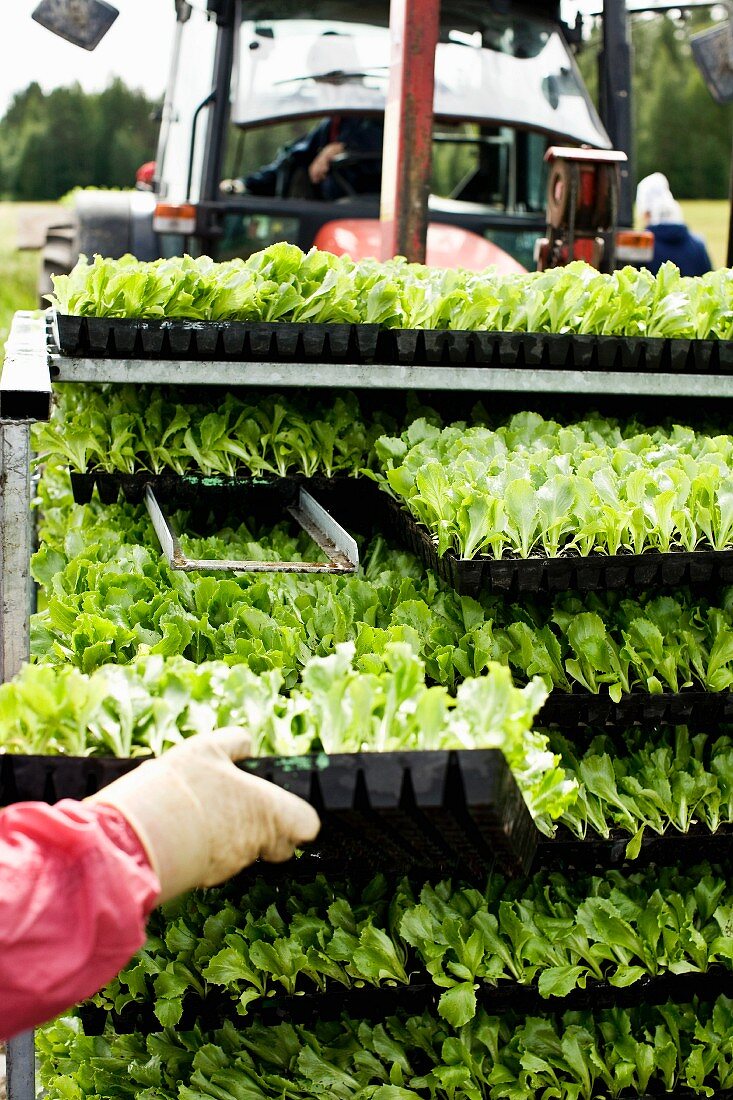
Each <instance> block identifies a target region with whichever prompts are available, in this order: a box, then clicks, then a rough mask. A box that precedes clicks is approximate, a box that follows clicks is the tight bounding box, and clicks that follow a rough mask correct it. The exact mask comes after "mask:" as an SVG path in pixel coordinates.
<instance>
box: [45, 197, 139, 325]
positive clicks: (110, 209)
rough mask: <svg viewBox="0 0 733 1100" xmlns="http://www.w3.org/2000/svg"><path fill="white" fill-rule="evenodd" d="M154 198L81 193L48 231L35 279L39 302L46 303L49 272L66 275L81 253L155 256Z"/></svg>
mask: <svg viewBox="0 0 733 1100" xmlns="http://www.w3.org/2000/svg"><path fill="white" fill-rule="evenodd" d="M154 209H155V196H154V195H153V194H152V193H151V192H149V191H80V192H79V194H78V195H77V196H76V200H75V203H74V208H73V210H69V211H64V212H61V210H59V217H58V220H57V221H56V222H55V223H54V224H53V225H50V226H49V227H48V229H47V231H46V241H45V244H44V246H43V252H42V256H41V268H40V271H39V277H38V300H39V304H40V305H41V308H43V309H45V308H46V306H47V305H48V301H47V296H48V295H49V294H50V293H51V292H52V290H53V284H52V281H51V276H52V275H68V273H69V272H70V271H71V269H72V267H73V266H74V264H75V263H76V261H77V260H78V258H79V256H80V255H81V254H82V253H83V254H84V255H85V256H88V257H89V259H91V258H92V256H94V254H95V253H99V255H100V256H109V257H111V258H112V259H117V258H119V257H120V256H124V255H125V253H126V252H130V253H132V255H133V256H137V258H138V259H139V260H157V259H158V257H159V256H160V249H159V246H158V238H157V237H156V235H155V233H154V232H153V210H154Z"/></svg>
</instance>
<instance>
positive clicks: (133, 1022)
mask: <svg viewBox="0 0 733 1100" xmlns="http://www.w3.org/2000/svg"><path fill="white" fill-rule="evenodd" d="M50 350H51V351H52V352H54V353H60V354H62V355H65V356H71V357H76V358H88V359H105V358H106V359H114V358H118V359H163V360H165V359H170V360H171V361H174V360H182V361H187V360H191V361H195V360H198V361H202V360H204V361H209V360H211V361H226V360H231V361H235V362H243V363H247V362H264V363H271V362H272V363H278V362H282V363H299V362H305V363H308V362H313V363H318V362H336V363H339V362H342V363H350V364H362V365H366V366H368V365H370V364H375V365H376V364H379V365H387V366H389V365H394V366H396V367H400V366H404V365H422V366H461V367H469V368H470V367H472V366H476V367H513V368H526V369H527V370H528V371H531V370H534V369H538V368H552V369H557V370H576V371H577V370H583V371H599V372H604V371H609V372H610V371H614V372H646V373H655V372H664V373H688V374H699V375H704V374H707V373H710V374H733V343H723V342H719V341H712V340H711V341H690V340H656V339H649V340H645V339H631V338H616V337H593V336H583V337H571V336H556V335H549V334H541V335H538V334H527V333H487V332H453V331H416V330H400V331H397V330H385V329H380V328H379V327H377V326H372V325H296V324H288V323H275V324H243V323H237V322H222V323H218V322H184V321H160V322H156V321H143V320H124V319H107V318H80V317H68V316H64V315H59V314H57V313H54V314H53V317H52V321H51V335H50ZM107 380H108V379H107ZM72 483H73V488H74V495H75V499H76V500H77V501H78V502H80V503H84V502H87V501H89V500H90V499H91V497H92V494H93V492H94V490H95V488H96V490H97V492H98V494H99V497H100V499H101V501H102V502H103V503H113V502H115V501H116V500H117V499H118V494H119V492H120V490H122V492H123V495H124V497H125V498H126V499H127V500H129V501H131V502H140V501H141V500H142V499H143V498H144V495H145V490H146V487H148V486H150V487H152V488H153V489H154V490H155V492H156V494H158V495H160V496H165V497H167V498H170V499H175V500H176V501H177V502H180V503H186V502H188V503H196V502H198V501H199V500H200V499H201V494H202V493H204V492H205V493H207V494H210V498H211V502H212V504H213V505H214V508H215V507H216V502H217V498H218V499H219V500H220V502H221V504H222V507H224V506H225V505H226V504H227V503H229V504H231V503H232V501H233V500H234V499H237V494H241V499H242V500H243V501H244V500H246V502H247V503H248V504H249V503H250V502H251V499H252V497H254V496H257V495H260V496H261V497H262V499H265V497H267V498H269V500H270V501H272V502H274V503H275V504H277V506H278V507H283V506H290V505H292V504H293V502H294V499H295V495H296V494H297V491H298V489H299V487H300V486H301V485H303V484H305V485H306V487H308V488H311V489H313V491H314V492H317V493H319V494H324V496H325V499H324V503H325V504H327V505H329V506H330V505H333V506H334V508H336V509H338V508H340V507H343V508H344V509H346V510H347V511H348V508H349V505H351V507H352V509H355V508H357V507H358V508H359V509H360V510H361V511H363V510H364V507H363V506H364V502H365V501H366V500H367V499H368V500H369V504H370V507H371V504H372V502H373V504H374V510H373V514H377V515H380V516H381V517H382V519H383V520H384V522H385V523H386V524H387V525H388V527H389V529H390V530H391V531H392V532H393V533H394V534H395V535H396V537H397V538H398V540H399V541H400V542H401V543H402V544H403V545H406V546H407V547H409V548H410V549H411V550H413V552H415V553H416V554H417V555H418V556H419V557H420V558H421V559H422V561H423V562H424V563H425V565H426V566H427V567H429V568H431V569H434V570H435V571H436V572H437V573H438V574H439V575H440V576H441V577H442V579H443V580H444V581H445V582H446V583H447V584H449V585H450V586H452V587H453V588H454V589H455V590H456V591H457V592H459V593H460V594H464V595H471V596H476V595H478V594H479V593H481V592H482V591H489V592H493V593H495V594H503V595H506V596H507V598H509V597H512V598H516V597H521V596H525V595H550V594H553V593H557V592H561V591H566V590H575V591H582V592H593V591H621V590H626V591H629V590H631V589H647V588H649V587H654V586H667V585H690V586H691V587H701V586H706V587H709V586H711V585H720V584H726V583H731V582H733V551H722V552H712V551H711V552H707V551H703V552H695V553H691V554H682V553H679V554H678V553H673V554H651V553H649V554H643V555H619V556H618V557H613V558H609V557H602V556H600V555H598V556H595V557H588V558H569V557H568V558H562V557H558V558H556V559H550V558H530V559H526V560H517V559H506V560H495V559H490V558H486V557H484V558H479V559H475V560H461V559H459V558H457V557H456V556H455V555H453V554H450V553H449V554H446V555H445V556H443V557H438V555H437V552H436V549H435V546H434V544H433V541H432V539H431V537H430V535H429V533H428V532H427V531H426V529H425V528H422V527H421V526H420V525H419V524H417V523H416V522H415V521H414V520H413V519H412V517H411V516H410V515H409V514H408V513H407V511H406V509H403V508H401V507H400V506H399V505H397V504H396V503H395V502H394V501H392V500H391V499H390V498H388V497H387V496H386V494H384V493H381V492H379V491H378V490H377V489H376V488H375V487H374V486H373V485H371V484H370V483H363V482H362V483H360V484H359V494H360V496H359V499H358V505H357V503H356V502H355V499H354V498H355V496H356V495H357V494H355V492H354V484H355V483H354V480H353V479H343V483H342V484H336V483H335V482H331V483H329V482H327V481H326V479H310V480H308V479H302V478H297V477H296V478H288V479H276V478H272V479H270V478H261V479H257V478H251V479H246V478H243V479H241V480H240V481H238V482H233V481H232V480H231V479H225V478H218V477H204V476H197V475H186V476H184V477H182V478H178V477H172V476H169V475H165V474H164V475H157V476H151V475H149V474H145V473H143V472H140V473H135V474H131V475H118V474H107V473H105V472H103V471H90V472H89V473H87V474H74V475H72ZM367 494H369V496H368V497H367ZM377 502H379V503H377ZM688 721H689V722H691V723H693V722H694V723H695V724H697V725H702V726H705V727H706V728H712V727H714V726H716V725H718V724H720V723H723V722H726V721H733V693H730V692H724V693H719V694H713V693H707V692H702V691H692V690H686V691H682V692H680V693H679V694H670V693H664V694H661V695H650V694H644V693H641V692H638V693H631V694H629V695H627V696H625V697H622V699H621V700H620V702H618V703H616V702H614V701H612V700H611V699H610V697H608V696H607V695H592V694H591V693H590V692H578V693H577V694H573V695H568V696H564V695H562V694H561V693H558V692H554V693H553V694H552V696H551V697H550V699H549V700H548V702H547V703H546V705H545V707H544V709H543V711H542V712H541V714H540V716H539V719H538V724H543V725H557V726H558V727H560V728H561V729H562V730H563V732H564V733H565V734H566V735H567V736H573V735H577V738H578V740H581V739H582V738H584V737H585V736H586V735H587V731H588V728H595V729H598V728H604V729H607V730H611V729H624V728H627V727H629V726H631V725H634V724H640V725H648V726H649V727H650V730H651V729H652V728H653V727H654V726H656V725H658V724H660V723H670V724H672V723H685V722H688ZM137 763H138V761H135V760H132V761H131V760H107V759H97V758H63V757H20V756H16V757H10V756H6V757H4V758H2V759H0V804H8V803H11V802H13V801H18V800H22V799H27V798H40V799H45V800H48V801H53V800H55V799H58V798H62V797H84V796H85V795H87V794H91V793H92V792H94V791H95V790H98V789H99V788H100V787H103V786H104V785H105V784H106V783H108V782H111V781H112V780H113V779H114V778H116V777H117V776H118V775H120V774H123V773H124V772H126V771H128V770H129V769H130V768H131V767H134V766H136V764H137ZM241 766H242V767H245V768H246V769H247V770H248V771H250V772H251V773H253V774H255V775H259V776H262V777H264V778H266V779H269V780H271V781H273V782H275V783H277V784H278V785H280V786H282V787H284V788H285V789H288V790H291V791H293V792H294V793H296V794H299V795H301V796H302V797H304V798H306V799H307V800H308V801H309V802H310V803H311V804H312V805H313V806H314V807H315V808H316V809H317V810H318V812H319V814H320V815H321V818H322V821H323V828H322V832H321V835H320V836H319V838H318V840H317V841H316V842H315V844H314V845H313V846H311V847H310V848H308V849H307V850H306V851H305V852H304V853H303V854H302V855H301V856H300V857H299V858H298V859H297V860H296V861H295V862H294V863H293V864H292V865H290V866H287V867H285V868H281V869H279V870H277V871H274V870H269V869H268V868H265V867H264V866H257V867H256V868H254V869H253V870H252V871H249V872H246V873H245V874H244V876H243V879H244V880H247V879H248V878H249V879H250V880H251V878H252V877H253V876H255V875H257V874H262V873H265V874H279V875H281V876H282V875H285V876H286V877H290V878H293V879H295V878H300V877H302V878H305V879H308V878H312V877H313V876H314V875H315V874H317V873H318V872H319V871H323V872H324V873H326V874H328V875H339V874H340V875H359V874H370V873H372V872H373V871H375V870H379V871H385V872H387V873H388V874H390V875H391V876H397V875H401V874H405V875H409V876H411V877H412V878H413V879H414V880H415V881H416V882H419V881H420V879H421V878H423V879H424V878H429V879H432V880H437V879H438V878H440V877H444V876H454V877H455V879H456V881H459V880H460V881H469V882H470V881H474V882H479V881H481V880H483V881H484V882H485V880H486V878H487V876H489V875H491V874H492V872H494V871H501V872H503V873H504V874H507V875H514V876H521V875H526V874H528V873H529V871H530V869H531V868H534V869H535V870H537V869H539V868H556V869H559V870H562V871H563V872H569V871H572V869H574V868H577V869H583V870H604V869H611V868H620V867H624V868H626V869H630V868H635V867H637V866H645V865H646V866H649V865H653V864H658V865H660V866H661V865H663V864H665V863H666V864H675V863H678V862H683V863H684V864H686V865H690V864H692V863H694V862H695V861H699V860H703V859H712V860H715V859H721V860H723V859H728V858H729V855H730V846H731V841H733V829H730V828H726V827H723V828H721V829H720V830H719V831H718V832H717V833H715V834H710V833H709V832H704V831H703V830H700V829H697V828H693V829H692V830H691V831H690V832H689V833H688V834H686V835H684V836H680V834H678V833H677V832H674V831H672V830H671V829H670V830H668V832H667V833H665V834H664V835H662V836H656V835H649V834H647V836H646V837H645V839H644V840H643V842H642V844H641V854H640V856H639V858H638V859H637V860H633V861H631V860H629V859H628V857H627V853H626V845H627V843H628V839H629V838H628V836H623V837H621V836H616V835H614V836H612V837H611V838H610V839H609V840H603V839H593V840H590V839H587V840H577V839H574V838H570V837H569V836H568V835H565V834H564V833H563V832H562V831H561V832H560V833H559V835H558V838H557V839H554V840H551V841H550V840H545V839H542V840H540V838H539V834H538V831H537V829H536V828H535V826H534V824H533V822H532V820H531V817H530V815H529V812H528V810H527V808H526V805H525V804H524V801H523V799H522V797H521V794H520V792H519V789H518V787H517V785H516V782H515V781H514V778H513V777H512V775H511V772H510V771H509V768H508V766H507V764H506V761H505V760H504V758H503V756H502V755H501V754H500V753H498V752H496V751H490V750H481V751H465V752H458V751H453V752H430V753H428V752H415V753H384V754H365V753H362V754H353V755H341V756H332V757H327V756H324V755H319V756H309V757H298V758H277V759H275V758H272V759H260V760H252V761H248V762H246V763H245V764H243V765H241ZM720 993H726V994H729V995H730V994H731V993H733V981H732V980H731V973H730V971H729V970H727V969H724V968H722V967H716V966H713V967H712V968H711V969H710V970H708V971H707V972H706V973H689V974H684V973H682V974H674V975H670V974H665V975H663V976H661V977H657V978H652V977H649V978H645V979H643V980H640V981H636V982H634V983H633V985H631V986H630V987H629V988H618V987H614V986H612V985H610V984H609V983H606V982H590V983H589V984H588V986H587V988H585V989H576V990H574V991H573V992H572V993H570V994H568V995H567V996H565V997H562V998H554V999H553V1000H552V1001H551V1002H548V1001H547V1000H546V999H543V998H541V997H540V996H539V993H538V990H537V988H536V986H535V985H530V986H527V985H521V984H520V983H519V982H503V983H499V984H498V985H495V986H492V985H489V984H485V985H482V986H481V988H480V989H479V991H478V1000H479V1003H480V1005H481V1006H483V1007H485V1008H486V1011H487V1012H489V1013H496V1014H501V1013H503V1012H507V1011H510V1010H516V1011H517V1012H520V1013H529V1014H531V1013H543V1014H548V1013H550V1012H551V1013H556V1014H559V1013H561V1012H564V1011H566V1010H585V1009H602V1008H606V1007H609V1008H613V1007H627V1006H638V1005H644V1004H649V1005H653V1004H662V1003H665V1002H668V1001H674V1002H677V1003H682V1002H685V1001H689V1000H691V999H692V998H694V997H697V996H700V997H702V998H704V999H712V998H714V997H716V996H717V995H718V994H720ZM439 995H440V989H438V988H436V987H435V986H434V985H433V984H432V983H430V982H428V981H427V980H426V979H425V976H424V975H422V976H420V975H418V976H416V977H415V978H414V980H413V982H412V983H411V984H410V985H408V986H404V987H398V988H395V987H394V986H391V985H385V986H382V987H379V988H371V987H366V988H350V989H337V990H335V991H334V990H329V991H327V992H326V993H308V994H304V995H298V996H295V995H288V994H280V993H278V994H277V995H276V996H272V997H269V998H268V999H267V1001H266V1002H263V1003H262V1004H258V1005H257V1006H256V1008H255V1009H253V1010H252V1011H253V1014H255V1015H256V1016H257V1017H258V1018H261V1019H262V1020H264V1021H265V1022H266V1023H277V1022H279V1021H286V1022H289V1023H293V1024H298V1023H309V1022H312V1021H313V1020H314V1019H318V1020H336V1019H338V1018H339V1017H341V1016H342V1014H344V1013H345V1014H347V1015H349V1016H351V1017H353V1018H354V1019H364V1020H373V1021H375V1022H379V1021H382V1020H384V1019H385V1018H386V1017H387V1016H388V1015H389V1014H390V1013H392V1012H395V1011H401V1010H404V1011H406V1012H409V1013H414V1014H419V1013H422V1012H424V1011H426V1010H430V1009H433V1010H434V1009H435V1007H436V1005H437V1000H438V997H439ZM227 1013H231V1002H226V1003H225V1002H224V1000H223V999H222V998H221V997H218V996H216V995H214V994H211V995H210V996H207V997H206V998H205V999H203V1000H200V1001H198V1002H196V1001H195V1000H192V1001H191V1002H190V1003H187V1004H186V1006H185V1008H184V1016H183V1018H182V1020H181V1024H180V1027H181V1029H182V1030H185V1029H186V1028H188V1027H193V1026H194V1024H195V1023H201V1025H202V1027H211V1028H215V1027H217V1026H220V1025H221V1023H222V1021H223V1019H224V1017H225V1015H226V1014H227ZM106 1017H107V1013H106V1011H102V1010H95V1009H91V1008H85V1009H84V1010H83V1018H84V1021H85V1026H86V1027H87V1029H88V1032H90V1033H93V1032H94V1031H95V1030H101V1028H102V1027H103V1025H104V1022H105V1018H106ZM114 1022H115V1026H116V1027H117V1029H118V1030H119V1031H123V1030H124V1029H125V1027H127V1028H129V1029H130V1030H141V1031H149V1030H159V1029H160V1025H159V1023H158V1022H157V1021H156V1019H155V1017H154V1015H153V1013H152V1011H151V1006H150V1005H147V1004H137V1005H130V1006H128V1007H127V1008H126V1009H124V1010H122V1012H120V1013H118V1014H117V1015H116V1016H115V1017H114ZM676 1095H678V1096H679V1097H684V1096H687V1095H692V1093H688V1092H687V1091H686V1090H684V1089H678V1090H677V1092H676ZM717 1095H719V1096H722V1095H724V1094H722V1093H718V1094H717Z"/></svg>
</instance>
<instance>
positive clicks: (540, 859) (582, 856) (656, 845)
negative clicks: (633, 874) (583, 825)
mask: <svg viewBox="0 0 733 1100" xmlns="http://www.w3.org/2000/svg"><path fill="white" fill-rule="evenodd" d="M630 840H631V836H630V835H629V833H623V832H621V831H620V830H614V831H613V832H612V834H611V836H610V837H609V838H608V839H607V840H606V839H605V838H604V837H599V836H598V835H597V834H596V833H595V832H593V830H592V829H589V835H588V836H586V837H585V839H583V840H580V839H578V837H576V836H574V835H573V834H572V833H571V832H570V831H569V830H568V829H566V828H564V827H563V826H560V827H559V828H558V830H557V834H556V836H555V837H553V838H552V839H550V838H548V837H542V838H541V839H540V842H539V844H538V845H537V851H536V854H535V858H534V863H533V865H532V873H533V874H534V873H536V872H539V871H545V870H564V869H566V868H568V867H573V868H575V869H577V870H582V871H589V872H592V871H605V870H608V869H609V868H619V867H624V866H625V867H628V868H629V869H630V870H635V869H638V868H640V867H645V866H649V865H650V864H657V865H658V866H660V867H665V866H666V867H669V866H671V865H677V864H679V865H681V866H685V867H691V866H693V865H694V864H696V863H703V862H706V861H707V862H711V863H717V862H721V863H722V862H726V861H728V860H729V859H730V857H731V855H733V826H731V825H721V826H720V828H719V829H717V830H716V832H714V833H711V832H710V830H709V829H708V828H707V827H706V826H704V825H692V826H691V827H690V829H689V830H688V832H686V833H681V832H679V831H678V830H677V829H675V828H673V827H672V826H670V827H669V828H668V829H666V830H665V832H664V833H661V834H658V833H655V832H652V830H651V829H646V830H645V831H644V836H643V839H642V842H641V850H640V852H639V855H638V856H636V858H635V859H629V858H628V856H627V855H626V848H627V845H628V844H629V841H630Z"/></svg>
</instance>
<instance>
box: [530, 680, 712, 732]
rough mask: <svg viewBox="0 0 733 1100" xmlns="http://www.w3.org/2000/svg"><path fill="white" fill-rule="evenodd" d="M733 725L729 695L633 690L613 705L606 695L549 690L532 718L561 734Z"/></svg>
mask: <svg viewBox="0 0 733 1100" xmlns="http://www.w3.org/2000/svg"><path fill="white" fill-rule="evenodd" d="M722 722H733V692H730V691H719V692H714V691H681V692H678V693H672V692H663V693H662V694H661V695H649V694H647V693H646V692H641V691H634V692H631V694H629V695H623V696H622V697H621V699H620V700H619V702H618V703H614V701H613V699H611V698H610V697H609V696H608V695H592V694H591V693H590V692H588V691H582V690H579V691H578V692H577V693H574V694H571V695H567V694H565V693H564V692H561V691H553V692H551V693H550V696H549V698H548V699H547V701H546V702H545V704H544V705H543V707H542V709H541V710H540V712H539V714H538V715H537V718H536V719H535V725H536V726H553V727H557V728H559V729H560V730H561V731H562V732H565V731H567V730H574V729H577V728H578V727H579V726H588V727H590V728H591V729H596V730H601V729H603V728H604V727H605V728H607V729H617V730H624V729H627V728H628V727H630V726H649V727H653V726H658V725H672V726H675V725H678V726H684V725H688V724H690V723H694V725H695V727H696V728H697V729H708V728H710V727H713V726H716V725H719V724H720V723H722Z"/></svg>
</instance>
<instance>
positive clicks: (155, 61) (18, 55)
mask: <svg viewBox="0 0 733 1100" xmlns="http://www.w3.org/2000/svg"><path fill="white" fill-rule="evenodd" d="M114 2H115V7H117V8H118V9H119V12H120V14H119V16H118V17H117V20H116V21H115V23H114V24H113V26H112V27H111V29H110V30H109V32H108V34H107V35H106V37H105V38H103V39H102V41H101V42H100V44H99V45H98V46H97V48H96V50H94V51H93V52H88V51H87V50H81V49H79V48H78V47H77V46H72V45H71V44H70V43H68V42H65V41H64V40H63V39H62V38H58V37H57V36H56V35H54V34H50V33H49V31H47V30H44V28H43V27H41V26H39V25H38V23H34V21H33V20H32V19H31V12H32V11H33V9H34V8H35V7H36V5H37V3H38V0H2V2H1V3H0V6H1V7H2V14H1V16H0V115H2V114H4V112H5V110H6V108H7V106H8V104H9V102H10V99H11V97H12V96H13V93H14V92H18V91H20V90H21V89H22V88H25V87H26V86H27V85H28V84H30V82H31V81H32V80H37V81H38V83H39V84H40V85H41V87H42V88H43V89H44V90H49V89H51V88H55V87H57V86H58V85H59V84H71V83H73V81H75V80H78V81H79V83H80V84H81V85H82V87H84V88H86V89H87V90H88V91H96V90H98V89H100V88H104V87H105V85H106V84H107V83H108V82H109V80H110V79H111V78H112V77H113V76H121V77H122V78H123V79H124V81H125V82H126V83H127V84H129V85H131V86H132V87H135V88H143V89H144V90H145V91H146V92H147V93H148V94H149V95H151V96H159V95H162V93H163V91H164V89H165V81H166V76H167V73H168V63H169V60H170V50H171V41H172V32H173V27H174V25H175V14H174V13H175V9H174V5H173V0H114Z"/></svg>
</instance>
